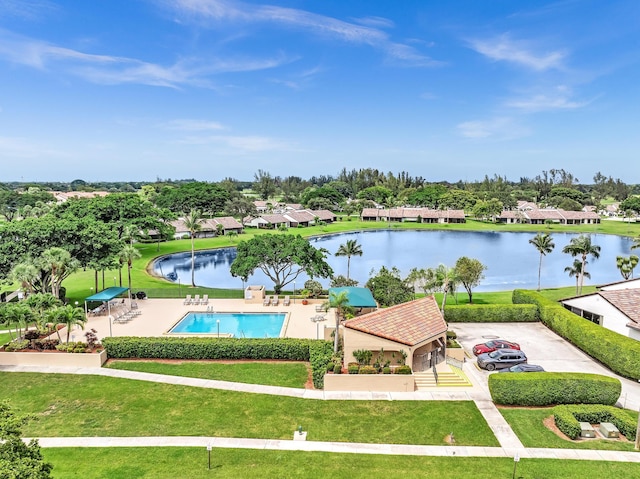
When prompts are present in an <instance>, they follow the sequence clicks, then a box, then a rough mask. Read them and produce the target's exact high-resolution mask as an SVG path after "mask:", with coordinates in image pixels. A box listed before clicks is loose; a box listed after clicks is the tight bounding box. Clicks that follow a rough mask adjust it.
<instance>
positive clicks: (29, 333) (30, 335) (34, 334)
mask: <svg viewBox="0 0 640 479" xmlns="http://www.w3.org/2000/svg"><path fill="white" fill-rule="evenodd" d="M39 337H40V333H39V332H38V331H36V330H30V331H27V332H26V333H25V334H24V339H28V340H29V341H31V340H33V339H38V338H39Z"/></svg>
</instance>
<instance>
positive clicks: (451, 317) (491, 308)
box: [444, 304, 539, 323]
mask: <svg viewBox="0 0 640 479" xmlns="http://www.w3.org/2000/svg"><path fill="white" fill-rule="evenodd" d="M444 319H445V321H447V322H448V323H511V322H536V321H539V317H538V308H537V307H536V306H535V305H533V304H483V305H472V306H447V307H446V308H445V310H444Z"/></svg>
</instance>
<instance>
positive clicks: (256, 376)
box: [107, 360, 309, 388]
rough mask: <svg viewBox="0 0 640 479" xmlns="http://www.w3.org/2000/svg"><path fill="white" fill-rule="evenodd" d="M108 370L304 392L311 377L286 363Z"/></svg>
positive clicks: (121, 364) (130, 365) (124, 365)
mask: <svg viewBox="0 0 640 479" xmlns="http://www.w3.org/2000/svg"><path fill="white" fill-rule="evenodd" d="M107 367H109V368H113V369H127V370H129V371H143V372H147V373H156V374H169V375H171V376H185V377H190V378H200V379H218V380H220V381H234V382H239V383H249V384H265V385H268V386H285V387H290V388H304V386H305V383H306V382H307V379H308V377H309V372H308V368H307V365H306V364H305V363H287V362H277V363H276V362H273V363H271V362H242V363H235V364H223V363H220V362H212V361H182V362H171V363H167V362H157V361H125V360H117V361H114V360H112V361H109V363H108V364H107Z"/></svg>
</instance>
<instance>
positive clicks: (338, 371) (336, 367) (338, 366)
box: [333, 364, 342, 374]
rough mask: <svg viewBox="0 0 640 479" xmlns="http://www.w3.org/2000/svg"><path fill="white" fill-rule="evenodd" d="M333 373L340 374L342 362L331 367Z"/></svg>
mask: <svg viewBox="0 0 640 479" xmlns="http://www.w3.org/2000/svg"><path fill="white" fill-rule="evenodd" d="M333 374H342V364H336V365H335V366H334V367H333Z"/></svg>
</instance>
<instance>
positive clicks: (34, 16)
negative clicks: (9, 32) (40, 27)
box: [0, 0, 58, 20]
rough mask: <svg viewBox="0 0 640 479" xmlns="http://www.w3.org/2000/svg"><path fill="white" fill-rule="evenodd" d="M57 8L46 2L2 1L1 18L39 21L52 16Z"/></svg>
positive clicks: (30, 0)
mask: <svg viewBox="0 0 640 479" xmlns="http://www.w3.org/2000/svg"><path fill="white" fill-rule="evenodd" d="M57 8H58V7H57V6H56V5H55V4H53V3H51V2H48V1H46V0H0V16H2V17H5V18H6V17H16V18H22V19H25V20H39V19H41V18H43V17H45V16H49V15H51V13H52V12H54V11H55V10H57Z"/></svg>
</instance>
